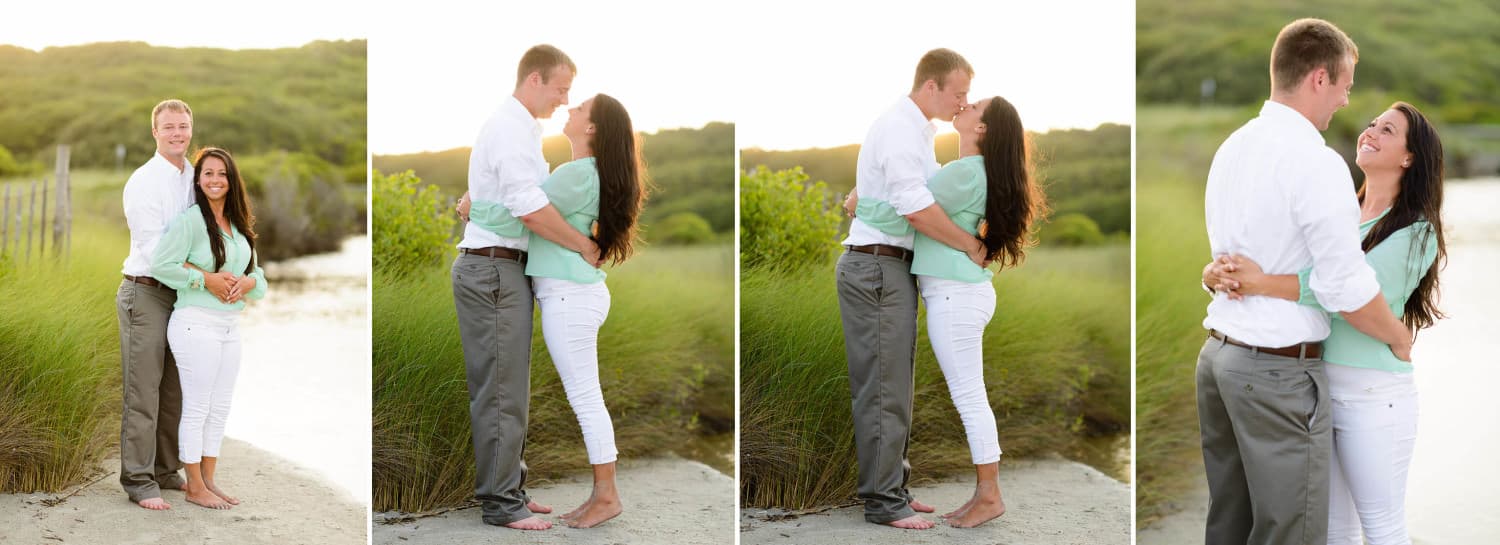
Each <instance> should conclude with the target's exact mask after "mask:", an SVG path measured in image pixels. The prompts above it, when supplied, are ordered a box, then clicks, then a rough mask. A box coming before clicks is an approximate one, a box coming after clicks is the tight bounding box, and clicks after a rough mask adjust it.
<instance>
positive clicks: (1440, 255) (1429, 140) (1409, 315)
mask: <svg viewBox="0 0 1500 545" xmlns="http://www.w3.org/2000/svg"><path fill="white" fill-rule="evenodd" d="M1390 109H1392V110H1396V111H1398V112H1401V114H1402V115H1404V116H1406V151H1408V152H1410V153H1411V166H1409V167H1407V168H1406V172H1402V173H1401V181H1400V183H1399V185H1398V186H1397V187H1396V198H1395V201H1394V202H1392V203H1391V211H1390V213H1388V214H1386V215H1385V217H1383V218H1380V221H1377V222H1375V225H1374V226H1372V227H1370V232H1369V233H1367V234H1365V239H1364V242H1363V243H1362V244H1361V246H1362V247H1363V248H1364V251H1365V252H1369V251H1370V250H1371V249H1374V248H1375V246H1376V245H1378V244H1380V243H1381V242H1384V241H1385V239H1386V238H1388V237H1390V236H1391V235H1392V234H1394V233H1395V232H1396V231H1400V230H1401V229H1402V228H1405V227H1406V226H1408V225H1411V224H1412V223H1414V222H1418V221H1426V222H1427V223H1428V224H1429V225H1432V229H1431V230H1429V231H1425V232H1422V233H1419V234H1418V235H1417V236H1415V237H1413V238H1412V246H1411V251H1412V252H1421V251H1422V248H1424V247H1426V245H1427V241H1428V238H1427V237H1434V236H1435V237H1437V259H1434V260H1432V266H1430V267H1428V268H1427V273H1426V274H1424V275H1422V280H1421V281H1420V282H1418V283H1417V289H1416V290H1415V291H1413V292H1412V293H1411V297H1408V298H1407V299H1406V307H1405V308H1403V309H1402V312H1401V323H1404V324H1406V327H1407V329H1410V330H1411V332H1412V333H1413V334H1415V333H1416V332H1417V331H1418V330H1421V329H1425V328H1428V327H1432V325H1433V324H1434V323H1435V322H1437V321H1438V320H1439V319H1442V318H1445V317H1446V316H1444V315H1443V313H1442V311H1440V310H1438V308H1437V300H1438V271H1439V270H1441V269H1442V268H1443V267H1444V266H1445V265H1446V264H1447V261H1448V243H1447V240H1446V239H1445V238H1444V237H1443V214H1442V212H1443V141H1442V140H1440V139H1438V134H1437V130H1436V129H1434V128H1433V127H1432V123H1429V122H1428V121H1427V117H1426V116H1424V115H1422V112H1420V111H1418V110H1417V107H1416V106H1412V105H1410V104H1407V103H1405V102H1396V103H1395V104H1392V105H1391V107H1390ZM1366 187H1368V186H1366ZM1366 187H1360V188H1359V200H1360V202H1364V200H1365V189H1366Z"/></svg>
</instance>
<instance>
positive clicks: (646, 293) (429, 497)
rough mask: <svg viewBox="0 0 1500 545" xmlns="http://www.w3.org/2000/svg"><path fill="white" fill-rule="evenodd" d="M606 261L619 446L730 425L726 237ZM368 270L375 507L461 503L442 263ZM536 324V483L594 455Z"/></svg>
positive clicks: (460, 370) (465, 472) (635, 450)
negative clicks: (395, 271)
mask: <svg viewBox="0 0 1500 545" xmlns="http://www.w3.org/2000/svg"><path fill="white" fill-rule="evenodd" d="M376 198H377V199H379V198H382V197H381V196H380V195H379V194H377V195H376ZM381 206H383V205H380V204H378V203H377V208H380V207H381ZM375 219H376V224H377V225H379V224H380V223H382V221H383V219H382V216H381V215H380V213H379V212H377V215H376V218H375ZM378 229H379V228H378V227H377V231H376V233H377V236H379V233H380V231H379V230H378ZM448 256H449V257H450V258H451V256H452V254H451V252H450V253H449V254H448ZM608 272H609V279H608V280H607V283H608V286H609V291H610V298H611V303H610V309H609V318H608V319H607V320H606V321H605V323H604V326H603V327H602V328H601V329H600V330H599V379H600V387H601V388H602V390H603V392H604V402H605V405H607V406H608V408H609V412H610V415H611V416H612V417H613V420H614V427H615V438H616V445H617V447H618V448H619V450H620V458H621V459H622V460H629V459H631V458H639V457H642V456H649V455H653V454H657V453H661V452H664V451H667V450H674V449H677V448H679V447H681V446H682V445H685V444H687V443H690V442H692V441H694V440H696V439H697V438H699V437H701V436H706V435H716V434H723V433H727V432H730V431H732V430H733V426H734V321H735V312H734V304H733V302H734V254H733V248H732V247H730V246H727V245H700V246H693V247H661V246H650V247H647V248H645V249H644V250H642V251H641V252H640V253H638V254H637V255H636V256H635V257H634V258H632V259H631V260H630V261H628V262H626V263H624V264H622V265H620V266H619V267H611V268H609V269H608ZM374 280H375V290H374V291H375V293H374V299H373V301H374V308H373V328H374V329H373V333H374V335H373V343H374V344H373V346H372V348H373V368H372V372H373V388H374V391H373V404H374V414H373V417H372V418H373V426H374V428H373V432H372V435H373V438H374V445H373V460H374V475H373V486H374V491H373V498H372V503H373V507H374V509H375V510H377V511H384V510H390V509H400V510H403V511H408V512H415V511H424V510H429V509H433V508H436V507H445V506H454V505H458V504H462V503H463V502H464V501H466V500H467V499H469V498H470V497H472V496H473V494H474V454H473V447H472V442H471V439H470V424H469V410H468V408H469V401H468V391H467V389H466V386H465V382H464V358H463V351H462V346H461V344H460V342H459V335H458V318H457V316H455V314H454V307H453V296H452V291H451V290H452V283H451V280H450V278H449V270H448V267H447V266H446V264H444V265H437V266H429V267H424V268H422V269H420V270H417V271H414V272H413V273H412V274H409V275H407V276H404V277H399V278H398V277H394V276H392V275H390V274H387V272H386V271H384V270H381V269H377V270H376V271H375V276H374ZM533 324H534V329H533V331H532V336H531V411H530V414H531V421H530V426H529V428H528V430H529V431H528V432H527V443H526V463H527V465H528V466H530V469H531V479H532V480H533V482H535V481H539V480H542V479H548V478H556V477H561V476H563V475H567V474H569V473H573V472H577V471H580V470H586V469H587V468H588V467H589V465H588V457H587V456H586V455H585V449H584V445H583V438H582V435H581V432H580V431H579V428H578V421H577V420H576V418H575V417H574V414H573V411H572V409H571V408H570V407H569V406H568V401H567V396H566V394H565V393H564V392H563V388H562V385H561V383H560V382H559V381H558V378H557V373H556V371H555V370H554V368H553V366H552V362H551V359H550V358H549V356H548V353H547V350H546V344H545V342H544V341H543V338H542V331H541V325H542V324H541V319H540V317H539V316H538V317H535V318H534V319H533ZM718 454H722V453H718Z"/></svg>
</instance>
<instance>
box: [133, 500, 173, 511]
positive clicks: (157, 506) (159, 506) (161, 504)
mask: <svg viewBox="0 0 1500 545" xmlns="http://www.w3.org/2000/svg"><path fill="white" fill-rule="evenodd" d="M135 503H136V505H139V506H141V507H145V508H147V509H150V510H152V511H166V510H168V509H171V508H172V504H170V503H167V500H164V499H161V498H146V499H144V500H141V501H138V502H135Z"/></svg>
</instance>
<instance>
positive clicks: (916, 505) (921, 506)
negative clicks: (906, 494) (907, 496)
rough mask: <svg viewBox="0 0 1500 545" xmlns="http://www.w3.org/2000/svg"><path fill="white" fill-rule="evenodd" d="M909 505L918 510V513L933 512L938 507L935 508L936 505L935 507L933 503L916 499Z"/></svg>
mask: <svg viewBox="0 0 1500 545" xmlns="http://www.w3.org/2000/svg"><path fill="white" fill-rule="evenodd" d="M908 505H911V510H912V511H916V512H918V513H932V512H934V511H937V508H935V507H933V506H931V505H927V504H925V503H922V502H919V501H917V500H916V499H913V500H911V503H910V504H908Z"/></svg>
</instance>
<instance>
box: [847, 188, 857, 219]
mask: <svg viewBox="0 0 1500 545" xmlns="http://www.w3.org/2000/svg"><path fill="white" fill-rule="evenodd" d="M856 208H859V193H857V192H856V191H855V190H853V189H850V190H849V196H848V197H844V215H845V216H849V217H851V218H852V217H854V210H855V209H856Z"/></svg>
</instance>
